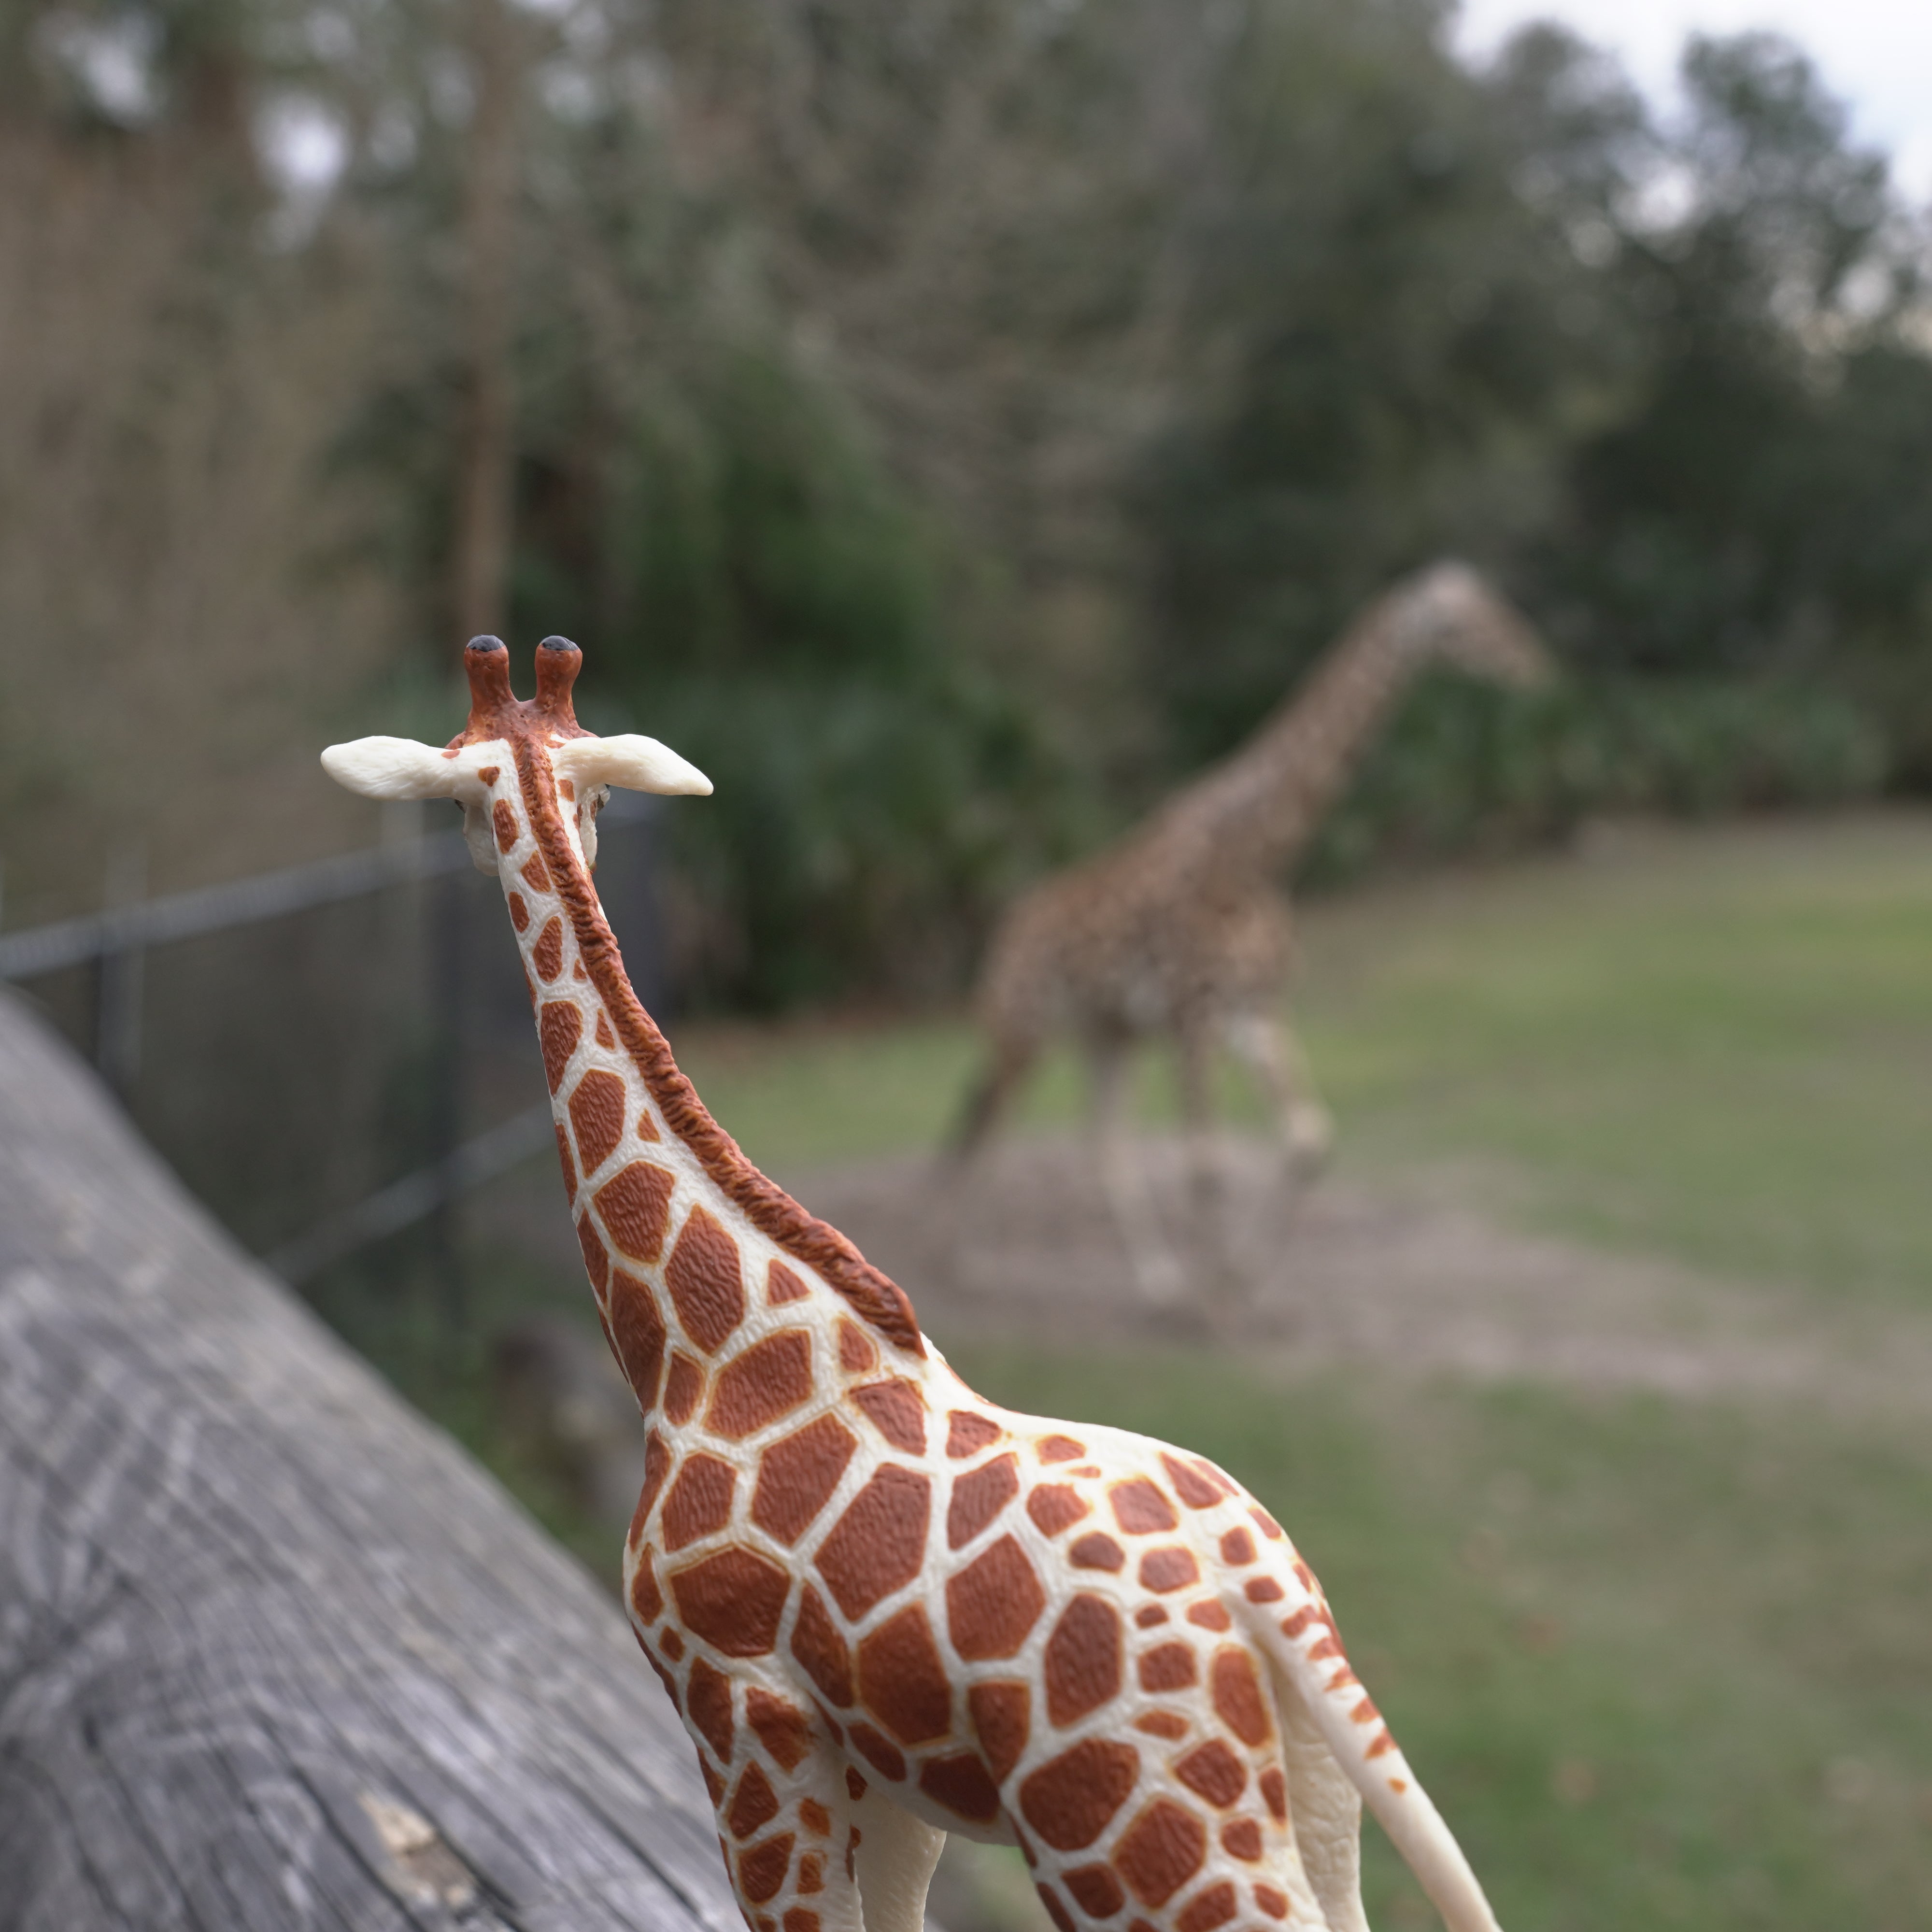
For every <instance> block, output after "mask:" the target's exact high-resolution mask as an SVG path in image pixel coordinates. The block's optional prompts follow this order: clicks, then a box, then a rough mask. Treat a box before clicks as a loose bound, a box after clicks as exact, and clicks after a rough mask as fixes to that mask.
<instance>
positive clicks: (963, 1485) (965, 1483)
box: [946, 1453, 1020, 1550]
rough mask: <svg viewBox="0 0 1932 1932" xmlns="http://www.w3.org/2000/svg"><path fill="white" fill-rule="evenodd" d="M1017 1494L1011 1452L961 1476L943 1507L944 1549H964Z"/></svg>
mask: <svg viewBox="0 0 1932 1932" xmlns="http://www.w3.org/2000/svg"><path fill="white" fill-rule="evenodd" d="M1019 1493H1020V1478H1019V1457H1017V1456H1015V1455H1013V1454H1010V1453H1009V1454H1007V1455H1004V1456H996V1457H995V1458H994V1459H993V1460H992V1462H990V1463H986V1464H984V1465H983V1466H982V1467H980V1468H979V1469H974V1470H972V1471H971V1472H969V1473H968V1474H967V1475H963V1476H962V1477H960V1478H959V1479H958V1480H957V1481H956V1482H955V1483H954V1484H953V1500H952V1502H950V1504H948V1505H947V1511H946V1544H947V1548H948V1549H949V1550H960V1549H963V1548H964V1547H965V1546H966V1545H967V1544H969V1543H971V1541H973V1539H974V1538H975V1537H976V1536H977V1535H979V1534H980V1532H981V1531H982V1530H983V1529H985V1528H986V1526H987V1525H988V1524H989V1523H991V1522H992V1520H993V1519H994V1518H995V1517H997V1516H998V1514H999V1513H1000V1512H1001V1511H1002V1510H1003V1509H1004V1508H1006V1506H1007V1504H1009V1503H1010V1502H1012V1501H1013V1499H1014V1497H1016V1496H1018V1495H1019Z"/></svg>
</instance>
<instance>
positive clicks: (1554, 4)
mask: <svg viewBox="0 0 1932 1932" xmlns="http://www.w3.org/2000/svg"><path fill="white" fill-rule="evenodd" d="M1552 19H1554V20H1561V21H1562V22H1564V23H1565V24H1566V25H1567V26H1570V27H1572V28H1574V29H1575V30H1576V31H1577V32H1578V33H1580V34H1583V36H1584V37H1585V38H1586V39H1587V40H1595V41H1596V42H1597V43H1598V44H1599V45H1601V46H1608V47H1611V48H1613V49H1616V52H1618V53H1619V54H1621V55H1622V57H1623V61H1624V65H1625V67H1626V68H1628V69H1629V70H1630V72H1631V74H1632V76H1633V77H1634V78H1635V79H1636V80H1637V82H1638V83H1639V84H1640V86H1642V87H1643V89H1644V91H1645V92H1646V93H1647V94H1649V95H1651V96H1652V98H1653V99H1655V100H1658V101H1667V100H1669V99H1670V96H1671V94H1672V92H1673V75H1674V74H1675V72H1676V62H1677V53H1678V49H1679V48H1680V47H1681V46H1682V45H1683V43H1684V37H1685V34H1687V33H1688V32H1689V31H1691V29H1692V28H1700V29H1702V30H1703V31H1705V32H1706V33H1720V34H1733V33H1740V32H1742V31H1745V29H1747V28H1754V27H1768V28H1772V29H1773V30H1775V31H1777V32H1779V33H1781V34H1787V35H1788V36H1789V37H1790V38H1791V39H1793V40H1796V42H1797V43H1798V44H1799V46H1802V47H1803V48H1804V49H1805V51H1806V52H1808V54H1809V55H1811V58H1812V60H1813V61H1814V63H1815V64H1816V65H1817V68H1818V69H1819V71H1820V73H1821V74H1823V76H1824V77H1825V81H1826V85H1827V86H1829V88H1830V89H1831V90H1832V92H1833V93H1835V94H1836V95H1838V97H1839V98H1841V100H1843V101H1846V103H1847V104H1849V107H1850V108H1851V110H1852V125H1853V127H1854V128H1855V130H1856V132H1857V133H1858V136H1860V137H1861V139H1863V140H1865V141H1867V142H1873V143H1875V144H1876V145H1878V146H1880V147H1882V148H1885V150H1886V151H1888V153H1889V154H1891V157H1892V160H1893V162H1894V166H1895V168H1896V170H1897V178H1898V179H1899V180H1900V183H1901V184H1902V185H1903V187H1905V189H1906V191H1907V192H1908V193H1909V194H1911V195H1912V197H1913V198H1914V199H1915V200H1917V201H1919V202H1921V203H1922V202H1927V201H1932V0H1541V4H1537V0H1463V13H1462V20H1461V23H1460V27H1459V28H1458V31H1457V43H1458V44H1459V45H1460V46H1463V47H1464V48H1466V49H1468V50H1469V52H1472V53H1475V54H1481V53H1482V52H1486V51H1487V49H1490V48H1492V47H1493V46H1495V45H1496V43H1497V42H1498V41H1499V40H1502V38H1503V37H1505V35H1507V34H1508V33H1509V31H1511V28H1514V27H1517V26H1520V25H1521V24H1522V23H1523V22H1524V21H1526V20H1552Z"/></svg>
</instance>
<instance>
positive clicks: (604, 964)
mask: <svg viewBox="0 0 1932 1932" xmlns="http://www.w3.org/2000/svg"><path fill="white" fill-rule="evenodd" d="M505 750H506V752H507V754H508V763H506V764H505V766H495V767H493V766H484V768H483V769H482V772H481V774H480V775H482V776H484V778H486V780H487V781H489V789H490V833H491V835H492V837H493V839H494V841H495V843H496V847H497V852H498V860H497V871H498V874H499V877H500V878H501V880H502V885H503V890H504V895H505V900H506V901H507V903H508V907H509V911H510V917H511V923H512V925H513V926H514V927H515V929H516V933H517V945H518V947H519V950H520V952H521V953H522V956H523V968H524V972H525V974H526V978H527V980H528V982H529V988H530V993H531V1000H532V1005H533V1006H534V1007H535V1013H536V1020H537V1035H538V1042H539V1044H540V1045H541V1048H542V1050H543V1058H544V1074H545V1077H546V1079H547V1081H548V1082H549V1085H550V1098H551V1107H552V1111H553V1115H554V1117H555V1121H556V1136H557V1151H558V1155H559V1159H560V1160H561V1161H562V1166H563V1172H564V1181H565V1187H566V1188H567V1190H568V1192H569V1194H570V1196H571V1205H572V1208H573V1210H574V1214H575V1217H576V1222H577V1237H578V1240H579V1241H580V1244H581V1245H582V1247H583V1256H584V1262H585V1265H586V1268H587V1269H588V1271H589V1275H590V1278H591V1282H592V1286H593V1287H594V1288H595V1289H596V1291H597V1295H598V1307H599V1310H600V1312H601V1313H602V1314H603V1316H604V1320H605V1324H606V1326H607V1328H611V1327H613V1296H612V1293H611V1278H612V1276H613V1272H621V1273H622V1274H625V1275H626V1276H628V1277H629V1279H630V1280H631V1281H632V1282H634V1283H638V1284H639V1285H640V1286H643V1288H645V1289H646V1290H647V1291H648V1292H649V1295H650V1297H651V1299H652V1302H653V1303H654V1304H655V1306H656V1308H657V1311H658V1322H659V1323H660V1324H661V1323H663V1322H664V1321H665V1319H666V1318H667V1315H668V1313H669V1312H670V1309H671V1308H672V1307H675V1308H676V1313H677V1315H678V1317H679V1321H680V1322H682V1326H683V1328H685V1330H686V1331H691V1329H692V1328H694V1326H695V1327H696V1328H697V1329H698V1330H699V1331H700V1332H702V1331H703V1329H704V1328H705V1326H706V1323H707V1322H709V1323H710V1324H711V1325H712V1326H713V1327H714V1328H722V1329H723V1330H724V1331H725V1332H728V1330H729V1328H730V1327H735V1325H736V1321H737V1320H738V1319H742V1315H743V1312H744V1310H743V1303H742V1296H743V1289H742V1286H740V1284H739V1278H738V1277H739V1268H738V1262H737V1258H736V1252H735V1247H736V1244H735V1242H734V1239H733V1233H732V1232H731V1231H732V1230H733V1229H744V1228H745V1224H748V1227H749V1229H751V1230H755V1231H756V1232H757V1234H759V1235H763V1236H764V1237H765V1238H766V1241H769V1243H771V1244H772V1246H773V1247H775V1248H776V1250H778V1254H777V1256H776V1257H775V1258H774V1259H772V1261H771V1262H770V1263H769V1266H768V1268H767V1269H766V1279H765V1280H764V1281H763V1283H762V1284H759V1283H752V1284H751V1289H752V1292H753V1293H754V1295H755V1294H756V1293H757V1292H758V1289H759V1288H760V1286H762V1289H763V1294H764V1296H765V1298H766V1301H768V1302H783V1301H792V1300H805V1299H807V1298H816V1299H818V1300H820V1301H822V1302H823V1304H824V1307H823V1316H824V1319H825V1320H826V1322H827V1323H828V1324H832V1323H833V1322H835V1321H836V1320H837V1319H838V1318H839V1317H841V1316H843V1317H847V1318H849V1317H850V1316H856V1317H857V1318H858V1319H859V1321H860V1322H862V1323H863V1324H864V1325H865V1326H866V1327H867V1328H869V1329H870V1330H871V1331H873V1332H874V1334H876V1335H877V1336H878V1337H880V1338H881V1339H882V1340H884V1341H886V1343H890V1344H891V1345H892V1346H895V1347H896V1348H897V1349H900V1350H902V1351H904V1352H906V1353H907V1354H909V1355H914V1356H919V1355H924V1353H925V1352H926V1351H925V1346H924V1343H923V1342H922V1339H921V1337H920V1334H919V1325H918V1322H917V1321H916V1319H915V1317H914V1316H913V1312H912V1308H911V1305H910V1303H909V1302H908V1301H907V1299H906V1298H905V1296H904V1294H903V1293H902V1292H901V1290H900V1289H898V1287H897V1286H896V1285H895V1283H892V1281H890V1280H888V1279H887V1278H886V1277H885V1276H884V1275H883V1274H880V1272H879V1271H877V1269H876V1268H873V1267H871V1265H869V1264H868V1262H866V1261H865V1259H864V1258H863V1256H861V1255H860V1254H859V1252H858V1250H856V1248H855V1247H853V1246H852V1244H850V1242H849V1241H847V1240H846V1238H844V1236H843V1235H841V1234H839V1233H838V1232H837V1231H836V1230H835V1229H832V1228H830V1227H829V1226H826V1224H825V1223H823V1222H822V1221H820V1220H816V1219H815V1218H814V1217H812V1216H811V1215H810V1214H807V1213H806V1211H805V1210H804V1209H803V1208H801V1207H800V1206H799V1204H798V1203H797V1202H795V1201H794V1200H793V1199H791V1197H790V1196H789V1195H787V1193H784V1190H782V1189H781V1188H779V1187H778V1186H777V1185H776V1184H774V1183H773V1182H772V1181H769V1180H768V1179H766V1177H765V1176H764V1175H762V1174H761V1173H760V1172H758V1170H757V1168H755V1167H754V1166H752V1164H751V1162H750V1161H748V1160H746V1159H745V1156H744V1154H742V1152H741V1151H739V1148H738V1145H737V1144H736V1142H734V1141H733V1139H731V1137H730V1136H729V1135H728V1134H727V1133H725V1132H724V1130H723V1129H722V1128H721V1127H719V1126H718V1124H717V1122H716V1121H714V1120H713V1119H712V1117H711V1115H710V1114H709V1112H707V1111H706V1109H705V1107H704V1106H703V1103H702V1102H701V1101H700V1100H699V1099H698V1097H697V1094H695V1093H694V1091H692V1088H691V1085H690V1083H689V1082H688V1081H687V1080H686V1079H685V1077H684V1076H683V1075H682V1073H680V1072H679V1070H678V1067H677V1064H676V1061H675V1060H674V1059H673V1058H672V1055H671V1051H670V1046H669V1044H668V1043H667V1041H666V1040H665V1039H664V1035H663V1034H662V1033H661V1031H659V1030H658V1027H657V1025H656V1023H655V1022H654V1021H653V1020H652V1018H651V1016H650V1015H649V1013H647V1012H646V1010H644V1007H643V1004H642V1002H641V1001H639V999H638V998H637V995H636V993H635V992H634V990H633V989H632V987H631V983H630V980H629V979H628V976H627V975H626V974H625V971H624V965H623V960H622V956H621V954H620V953H619V950H618V947H617V943H616V939H615V938H614V937H613V935H612V933H611V931H610V926H609V925H608V923H607V922H606V920H605V919H604V913H603V910H602V907H601V906H600V905H599V904H598V900H597V895H596V892H595V889H594V888H593V887H592V883H591V880H590V874H589V868H588V867H587V865H586V863H585V862H584V858H583V851H582V849H581V844H580V838H579V835H578V834H577V829H576V826H577V805H578V801H577V800H576V799H574V797H571V796H564V795H563V793H564V792H565V790H566V789H567V788H568V781H562V784H559V782H558V781H556V779H555V778H554V777H553V774H552V772H551V771H550V765H549V761H548V760H547V758H546V757H544V754H543V752H542V750H541V748H540V746H539V745H538V744H537V743H536V742H533V740H532V738H531V737H530V736H525V735H522V734H519V735H517V736H513V737H511V738H508V739H507V740H506V742H505ZM673 1229H675V1230H676V1232H675V1235H673ZM727 1253H729V1254H730V1256H731V1260H730V1268H729V1270H728V1274H729V1276H730V1280H729V1282H728V1283H727V1281H726V1280H725V1276H726V1274H727V1270H726V1268H725V1267H724V1259H723V1258H724V1256H726V1255H727ZM788 1264H789V1265H788ZM636 1299H637V1298H636V1297H635V1296H634V1295H631V1296H630V1297H628V1298H627V1302H626V1305H627V1306H629V1305H633V1304H634V1303H635V1301H636ZM734 1302H735V1307H734ZM673 1332H674V1331H673ZM718 1339H719V1340H722V1339H723V1334H722V1333H720V1334H719V1335H718ZM611 1340H612V1344H613V1348H615V1349H616V1352H617V1355H618V1358H619V1361H620V1363H622V1365H623V1367H624V1370H625V1374H626V1375H627V1376H628V1377H629V1379H630V1380H631V1383H632V1385H633V1386H634V1388H635V1389H636V1391H637V1397H638V1400H639V1401H640V1403H641V1404H642V1406H643V1407H644V1408H645V1409H646V1411H647V1412H648V1411H649V1410H650V1409H651V1408H652V1406H653V1403H654V1401H655V1399H656V1397H657V1396H658V1359H657V1358H658V1355H659V1352H660V1351H659V1350H658V1349H651V1348H649V1347H644V1348H641V1349H640V1347H639V1346H636V1345H635V1343H634V1341H632V1342H630V1343H628V1345H627V1338H626V1337H624V1336H623V1335H622V1334H618V1333H616V1332H614V1331H613V1334H612V1337H611Z"/></svg>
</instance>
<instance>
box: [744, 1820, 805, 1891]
mask: <svg viewBox="0 0 1932 1932" xmlns="http://www.w3.org/2000/svg"><path fill="white" fill-rule="evenodd" d="M795 1842H796V1841H794V1839H793V1836H792V1834H791V1833H790V1832H780V1833H779V1834H778V1836H777V1837H776V1838H767V1839H766V1841H765V1842H764V1843H763V1844H762V1845H754V1846H752V1847H751V1849H750V1850H749V1851H748V1852H739V1855H738V1889H739V1891H742V1893H743V1894H745V1897H747V1898H748V1899H749V1900H751V1903H753V1904H754V1905H763V1903H765V1902H766V1900H768V1899H772V1898H775V1897H777V1896H778V1888H779V1887H780V1886H781V1885H783V1884H784V1882H785V1873H787V1872H788V1871H789V1870H790V1869H791V1848H792V1846H793V1843H795Z"/></svg>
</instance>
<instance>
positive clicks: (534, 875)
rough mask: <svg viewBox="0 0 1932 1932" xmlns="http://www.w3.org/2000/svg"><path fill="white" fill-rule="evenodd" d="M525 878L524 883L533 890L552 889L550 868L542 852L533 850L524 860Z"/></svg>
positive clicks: (546, 890)
mask: <svg viewBox="0 0 1932 1932" xmlns="http://www.w3.org/2000/svg"><path fill="white" fill-rule="evenodd" d="M523 883H524V884H525V885H526V886H529V889H530V890H531V891H532V892H548V891H550V868H549V867H548V866H547V865H545V864H544V856H543V854H542V853H541V852H532V853H531V854H530V856H529V857H528V858H527V859H525V860H524V861H523Z"/></svg>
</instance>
